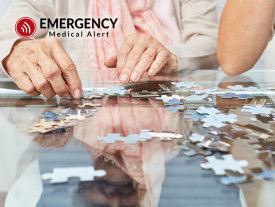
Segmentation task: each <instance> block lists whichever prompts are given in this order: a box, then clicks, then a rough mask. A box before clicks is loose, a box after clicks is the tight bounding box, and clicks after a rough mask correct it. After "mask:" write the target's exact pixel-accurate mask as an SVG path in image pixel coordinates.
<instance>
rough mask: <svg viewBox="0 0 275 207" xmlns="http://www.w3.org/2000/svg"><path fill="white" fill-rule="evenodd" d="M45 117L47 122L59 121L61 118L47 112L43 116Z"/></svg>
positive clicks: (54, 113) (51, 112)
mask: <svg viewBox="0 0 275 207" xmlns="http://www.w3.org/2000/svg"><path fill="white" fill-rule="evenodd" d="M41 116H42V117H44V119H45V121H58V120H60V119H59V117H58V116H57V115H56V112H53V111H47V112H46V113H45V114H41Z"/></svg>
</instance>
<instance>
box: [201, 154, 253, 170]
mask: <svg viewBox="0 0 275 207" xmlns="http://www.w3.org/2000/svg"><path fill="white" fill-rule="evenodd" d="M222 157H223V159H222V160H220V159H217V158H216V157H215V156H208V157H205V159H206V160H207V161H208V162H204V163H201V167H202V168H204V169H212V170H213V171H214V172H215V174H216V175H224V174H225V170H232V171H236V172H239V173H241V174H243V173H244V170H243V169H242V167H247V166H248V162H247V161H246V160H239V161H236V160H235V159H234V158H233V156H232V155H231V154H230V155H223V156H222Z"/></svg>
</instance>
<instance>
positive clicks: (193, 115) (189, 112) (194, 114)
mask: <svg viewBox="0 0 275 207" xmlns="http://www.w3.org/2000/svg"><path fill="white" fill-rule="evenodd" d="M206 116H207V115H206V114H199V113H198V112H196V111H193V110H186V111H185V115H184V118H192V119H193V120H194V121H199V120H200V119H203V118H206Z"/></svg>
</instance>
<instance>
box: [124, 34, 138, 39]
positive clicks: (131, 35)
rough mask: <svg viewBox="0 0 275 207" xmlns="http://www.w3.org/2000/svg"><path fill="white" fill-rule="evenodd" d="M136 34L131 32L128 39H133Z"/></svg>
mask: <svg viewBox="0 0 275 207" xmlns="http://www.w3.org/2000/svg"><path fill="white" fill-rule="evenodd" d="M136 36H137V34H129V35H128V37H127V38H126V39H132V38H135V37H136Z"/></svg>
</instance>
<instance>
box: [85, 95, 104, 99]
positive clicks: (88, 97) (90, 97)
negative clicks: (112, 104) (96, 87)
mask: <svg viewBox="0 0 275 207" xmlns="http://www.w3.org/2000/svg"><path fill="white" fill-rule="evenodd" d="M101 98H102V96H100V95H97V94H90V95H87V96H84V99H89V100H92V99H101Z"/></svg>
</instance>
